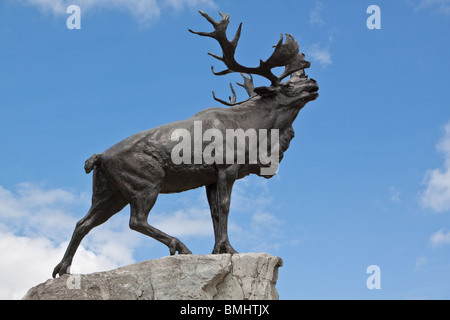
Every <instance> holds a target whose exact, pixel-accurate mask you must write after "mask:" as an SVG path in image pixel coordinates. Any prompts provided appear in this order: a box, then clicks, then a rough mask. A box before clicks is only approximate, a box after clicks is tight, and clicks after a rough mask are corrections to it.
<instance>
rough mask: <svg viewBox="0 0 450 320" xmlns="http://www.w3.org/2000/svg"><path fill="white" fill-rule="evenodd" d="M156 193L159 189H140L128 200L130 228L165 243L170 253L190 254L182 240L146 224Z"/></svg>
mask: <svg viewBox="0 0 450 320" xmlns="http://www.w3.org/2000/svg"><path fill="white" fill-rule="evenodd" d="M158 194H159V189H158V188H152V189H150V190H148V189H146V190H143V191H140V192H139V193H138V194H135V195H134V196H133V198H132V200H131V202H130V208H131V210H130V228H131V229H132V230H135V231H138V232H140V233H143V234H145V235H147V236H149V237H152V238H153V239H155V240H158V241H159V242H161V243H163V244H165V245H166V246H167V247H168V248H169V252H170V255H174V254H175V253H176V252H178V253H179V254H191V253H192V252H191V251H190V250H189V249H188V248H187V247H186V246H185V245H184V243H183V242H181V241H180V240H178V239H177V238H175V237H172V236H169V235H168V234H166V233H164V232H162V231H161V230H158V229H157V228H155V227H153V226H151V225H150V224H148V222H147V220H148V215H149V213H150V210H151V209H152V207H153V205H154V204H155V202H156V198H157V197H158Z"/></svg>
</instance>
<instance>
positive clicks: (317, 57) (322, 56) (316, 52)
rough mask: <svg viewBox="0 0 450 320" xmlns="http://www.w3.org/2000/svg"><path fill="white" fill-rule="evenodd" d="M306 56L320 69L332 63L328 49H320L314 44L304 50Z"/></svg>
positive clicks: (318, 45)
mask: <svg viewBox="0 0 450 320" xmlns="http://www.w3.org/2000/svg"><path fill="white" fill-rule="evenodd" d="M305 51H306V53H307V56H308V57H310V59H311V60H312V61H313V62H314V61H315V62H317V63H319V64H320V65H321V66H322V67H327V66H329V65H331V64H332V63H333V60H332V59H331V53H330V48H329V47H321V46H320V44H318V43H315V44H313V45H311V46H309V47H307V48H306V49H305Z"/></svg>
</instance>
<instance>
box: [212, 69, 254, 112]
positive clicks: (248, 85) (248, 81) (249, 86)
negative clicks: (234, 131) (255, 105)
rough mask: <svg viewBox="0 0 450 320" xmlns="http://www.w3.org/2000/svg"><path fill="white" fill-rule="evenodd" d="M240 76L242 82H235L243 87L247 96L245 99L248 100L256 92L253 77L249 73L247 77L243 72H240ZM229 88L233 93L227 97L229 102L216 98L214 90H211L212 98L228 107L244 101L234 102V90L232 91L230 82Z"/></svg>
mask: <svg viewBox="0 0 450 320" xmlns="http://www.w3.org/2000/svg"><path fill="white" fill-rule="evenodd" d="M241 76H242V78H244V83H238V82H236V84H237V85H239V86H241V87H243V88H244V89H245V91H247V93H248V96H249V98H248V99H247V100H245V101H248V100H250V99H251V98H253V97H254V96H256V92H255V91H254V90H255V85H254V84H253V77H252V75H251V74H250V78H247V77H246V76H245V74H243V73H241ZM230 89H231V92H232V93H233V97H228V99H230V102H226V101H224V100H222V99H219V98H217V97H216V94H215V92H214V91H213V92H212V94H213V98H214V100H216V101H219V102H220V103H222V104H224V105H226V106H229V107H232V106H236V105H238V104H241V103H244V102H245V101H241V102H236V91H234V88H233V85H232V84H231V83H230Z"/></svg>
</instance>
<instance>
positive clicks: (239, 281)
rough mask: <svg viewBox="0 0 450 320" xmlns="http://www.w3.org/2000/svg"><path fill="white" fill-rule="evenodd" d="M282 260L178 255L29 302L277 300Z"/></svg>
mask: <svg viewBox="0 0 450 320" xmlns="http://www.w3.org/2000/svg"><path fill="white" fill-rule="evenodd" d="M282 264H283V261H282V260H281V258H278V257H274V256H271V255H269V254H266V253H244V254H233V255H231V254H220V255H176V256H171V257H164V258H160V259H154V260H147V261H144V262H140V263H136V264H132V265H129V266H125V267H122V268H118V269H114V270H111V271H105V272H96V273H91V274H82V275H77V274H75V275H63V276H62V277H59V278H56V279H51V280H48V281H46V282H45V283H42V284H39V285H37V286H36V287H33V288H31V289H30V290H29V291H28V293H27V294H26V295H25V297H24V298H23V299H24V300H232V299H233V300H243V299H244V300H276V299H278V292H277V290H276V288H275V284H276V281H277V278H278V267H280V266H282Z"/></svg>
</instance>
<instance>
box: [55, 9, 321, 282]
mask: <svg viewBox="0 0 450 320" xmlns="http://www.w3.org/2000/svg"><path fill="white" fill-rule="evenodd" d="M219 13H220V16H221V18H222V19H221V20H220V21H216V20H214V19H213V18H211V17H210V16H209V15H208V14H206V13H204V12H202V11H200V14H201V15H202V16H203V17H205V18H206V20H207V21H209V22H210V23H211V24H212V26H213V27H214V30H213V31H211V32H197V31H192V30H190V29H189V31H190V32H191V33H194V34H197V35H200V36H204V37H210V38H213V39H215V40H217V42H218V43H219V45H220V47H221V49H222V56H218V55H215V54H212V53H209V55H211V56H212V57H214V58H216V59H218V60H220V61H222V62H223V63H224V64H225V66H226V69H225V70H223V71H220V72H215V71H214V68H213V67H211V69H212V72H213V73H214V74H215V75H218V76H222V75H227V74H229V73H233V72H238V73H240V74H241V75H242V76H243V79H244V83H242V84H239V85H240V86H242V87H243V88H244V89H245V90H246V91H247V93H248V95H249V98H248V99H247V100H245V101H242V102H236V94H235V92H234V90H233V86H231V90H232V93H233V96H232V97H230V98H229V100H230V101H229V102H228V101H224V100H221V99H219V98H217V97H216V96H215V94H214V92H213V97H214V99H215V100H217V101H219V102H221V103H222V104H225V105H226V106H227V107H220V108H219V107H216V108H210V109H205V110H203V111H200V112H199V113H197V114H195V115H194V116H192V117H191V118H189V119H186V120H181V121H177V122H173V123H169V124H166V125H162V126H159V127H157V128H153V129H149V130H146V131H143V132H139V133H137V134H134V135H132V136H130V137H128V138H126V139H125V140H123V141H121V142H119V143H117V144H116V145H114V146H112V147H110V148H109V149H107V150H106V151H104V152H103V153H100V154H94V155H93V156H91V157H90V158H89V159H88V160H86V163H85V171H86V173H90V172H91V171H93V184H92V206H91V208H90V209H89V211H88V213H87V214H86V216H85V217H84V218H82V219H81V220H80V221H78V223H77V224H76V227H75V230H74V232H73V235H72V238H71V240H70V243H69V245H68V248H67V250H66V252H65V254H64V257H63V258H62V260H61V262H60V263H59V264H58V265H57V266H56V267H55V268H54V270H53V277H56V275H57V274H59V275H60V276H61V275H63V274H65V273H68V268H69V267H70V265H71V263H72V259H73V257H74V255H75V252H76V250H77V248H78V246H79V245H80V242H81V241H82V239H83V237H84V236H86V235H87V234H88V232H89V231H90V230H92V229H93V228H94V227H96V226H98V225H100V224H102V223H104V222H106V221H107V220H108V219H109V218H110V217H111V216H113V215H114V214H115V213H117V212H119V211H121V210H122V209H123V208H124V207H125V206H126V205H127V204H129V205H130V222H129V226H130V228H131V229H133V230H136V231H139V232H141V233H143V234H145V235H147V236H150V237H152V238H154V239H156V240H158V241H160V242H162V243H163V244H165V245H166V246H167V247H168V248H169V252H170V254H171V255H174V254H175V253H177V252H178V253H179V254H190V253H191V251H190V250H189V249H188V248H187V247H186V246H185V245H184V243H182V242H181V241H180V240H179V239H177V238H175V237H172V236H170V235H168V234H166V233H164V232H162V231H160V230H158V229H157V228H155V227H153V226H151V225H150V224H148V222H147V218H148V215H149V212H150V210H151V209H152V207H153V205H154V204H155V201H156V199H157V197H158V194H160V193H178V192H183V191H187V190H191V189H194V188H199V187H203V186H205V188H206V195H207V199H208V203H209V206H210V209H211V216H212V222H213V229H214V236H215V244H214V249H213V251H212V253H213V254H221V253H231V254H233V253H236V250H235V249H234V248H233V247H232V246H231V244H230V241H229V239H228V231H227V224H228V213H229V209H230V199H231V191H232V188H233V184H234V182H235V181H236V180H238V179H242V178H244V177H246V176H247V175H249V174H257V175H259V176H263V177H265V178H270V177H272V176H273V175H275V174H276V171H277V168H278V164H279V162H280V161H281V160H282V158H283V154H284V152H285V151H286V150H287V149H288V147H289V144H290V141H291V140H292V138H293V137H294V130H293V128H292V124H293V122H294V120H295V119H296V117H297V115H298V113H299V111H300V110H301V109H302V108H303V107H304V106H305V104H306V103H308V102H309V101H313V100H315V99H316V98H317V97H318V93H317V91H318V89H319V87H318V85H317V83H316V81H315V80H313V79H308V77H307V76H306V75H305V72H304V69H306V68H309V67H310V65H311V64H310V62H308V61H306V60H305V56H304V54H302V53H300V52H299V45H298V43H297V41H296V40H295V39H294V38H293V37H292V36H291V35H289V34H286V35H285V36H283V34H282V35H281V38H280V40H279V41H278V43H277V44H276V45H275V46H274V48H275V49H274V51H273V53H272V55H271V56H270V57H269V58H268V59H267V60H265V61H263V60H260V63H259V66H257V67H246V66H243V65H241V64H239V63H238V62H237V61H236V60H235V57H234V55H235V51H236V47H237V44H238V41H239V37H240V34H241V27H242V23H241V24H240V25H239V28H238V30H237V32H236V35H235V36H234V38H233V40H231V41H229V40H228V38H227V35H226V31H227V27H228V24H229V22H230V17H229V15H228V14H222V13H221V12H219ZM276 67H285V69H284V71H283V72H282V73H281V74H280V75H278V76H276V75H275V74H274V73H273V72H272V69H274V68H276ZM247 75H248V76H247ZM253 75H258V76H261V77H264V78H266V79H267V80H269V81H270V86H261V87H255V86H254V84H253ZM287 77H289V79H288V80H286V81H283V80H284V79H285V78H287ZM233 134H234V135H233ZM192 137H194V138H193V139H192ZM242 137H243V139H241V140H240V141H237V140H239V138H242ZM213 138H214V139H213ZM225 138H227V139H226V140H227V141H226V142H224V141H223V140H224V139H225ZM228 138H230V139H228ZM189 139H190V140H189ZM213 140H214V141H213ZM269 140H270V141H271V144H268V141H269ZM247 141H248V143H246V142H247ZM255 152H256V155H255ZM258 153H259V154H258ZM269 154H270V155H271V156H270V158H269Z"/></svg>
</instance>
